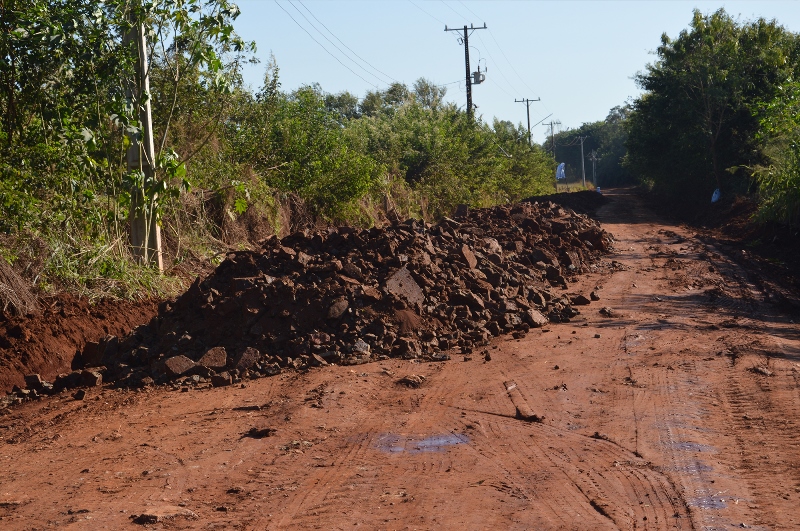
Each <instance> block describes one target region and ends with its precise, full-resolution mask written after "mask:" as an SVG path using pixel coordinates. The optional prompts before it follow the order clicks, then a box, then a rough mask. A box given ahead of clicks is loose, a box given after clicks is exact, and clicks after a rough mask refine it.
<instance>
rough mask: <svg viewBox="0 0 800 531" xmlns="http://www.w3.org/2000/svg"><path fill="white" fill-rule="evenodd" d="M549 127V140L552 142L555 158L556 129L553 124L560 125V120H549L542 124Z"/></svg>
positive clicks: (554, 156)
mask: <svg viewBox="0 0 800 531" xmlns="http://www.w3.org/2000/svg"><path fill="white" fill-rule="evenodd" d="M542 125H545V126H547V127H549V128H550V140H551V141H552V144H553V159H555V158H556V129H555V126H557V125H561V121H560V120H550V123H546V124H542Z"/></svg>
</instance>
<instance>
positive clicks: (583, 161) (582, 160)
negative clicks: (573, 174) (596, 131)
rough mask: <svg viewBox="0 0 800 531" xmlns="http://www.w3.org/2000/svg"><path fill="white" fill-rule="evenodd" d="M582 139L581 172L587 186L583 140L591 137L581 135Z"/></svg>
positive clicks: (584, 184)
mask: <svg viewBox="0 0 800 531" xmlns="http://www.w3.org/2000/svg"><path fill="white" fill-rule="evenodd" d="M578 138H580V139H581V174H582V175H583V187H584V188H586V160H585V159H584V157H583V141H584V140H586V139H587V138H589V137H588V136H579V137H578Z"/></svg>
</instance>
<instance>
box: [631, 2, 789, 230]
mask: <svg viewBox="0 0 800 531" xmlns="http://www.w3.org/2000/svg"><path fill="white" fill-rule="evenodd" d="M656 57H657V58H656V60H655V61H654V62H653V63H652V64H649V65H647V67H646V68H645V70H644V71H643V72H641V73H639V74H638V75H637V76H636V81H637V83H638V84H639V86H640V87H641V88H642V89H643V90H644V94H643V95H642V96H641V97H639V98H638V99H636V100H635V101H634V102H633V104H632V106H631V112H630V114H629V117H628V124H627V135H628V138H627V144H626V145H627V150H628V151H627V154H626V156H625V167H626V168H628V170H629V171H630V172H631V173H632V174H633V175H635V176H636V177H637V178H638V179H639V180H640V181H641V182H642V183H643V184H644V185H645V186H646V188H647V189H649V190H650V191H651V192H652V193H653V194H655V195H656V196H657V197H658V198H659V199H662V200H663V201H665V202H666V203H668V204H670V205H672V207H674V208H676V209H678V210H679V211H681V212H682V213H683V214H684V215H690V216H693V215H698V214H702V213H703V212H705V211H707V210H708V209H709V206H710V201H711V196H712V193H713V191H714V190H715V189H719V190H720V191H721V195H722V198H723V199H724V200H723V204H725V203H727V204H730V202H731V201H734V200H735V198H737V197H747V198H752V199H754V200H755V201H756V202H757V204H758V213H757V217H758V219H759V220H760V221H775V222H780V223H788V224H796V223H797V221H798V216H800V187H798V185H800V156H798V155H800V148H798V146H799V145H800V113H798V111H800V105H799V104H798V95H799V94H800V92H798V80H800V36H798V35H797V34H794V33H792V32H790V31H788V30H786V29H785V28H783V27H782V26H781V25H780V24H779V23H778V22H777V21H775V20H770V21H768V20H764V19H758V20H754V21H746V22H744V21H740V20H737V19H734V18H733V17H731V16H730V15H729V14H728V13H726V12H725V10H723V9H720V10H718V11H716V12H714V13H711V14H706V15H704V14H702V13H701V12H700V11H695V12H694V15H693V18H692V21H691V23H690V25H689V27H688V28H687V29H685V30H683V31H682V32H681V33H680V34H679V35H678V36H677V37H676V38H670V37H668V36H667V35H666V34H664V35H663V36H662V38H661V46H659V48H658V49H657V50H656Z"/></svg>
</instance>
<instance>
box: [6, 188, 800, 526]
mask: <svg viewBox="0 0 800 531" xmlns="http://www.w3.org/2000/svg"><path fill="white" fill-rule="evenodd" d="M607 193H608V192H607ZM609 195H611V197H612V199H614V200H615V201H614V202H612V203H609V204H608V205H606V206H604V207H603V208H601V209H600V211H599V212H598V214H597V218H598V219H599V221H600V222H601V223H602V226H603V228H604V229H605V230H606V231H608V232H610V233H611V234H613V235H614V238H615V240H616V243H615V251H614V253H613V254H611V255H609V256H606V257H604V258H602V259H601V260H600V262H599V263H598V264H596V266H595V267H594V268H593V269H587V271H586V272H585V273H584V274H583V275H582V276H581V277H580V278H579V279H578V282H577V284H575V285H571V286H570V291H572V290H573V289H574V290H576V291H582V292H587V293H588V292H589V291H596V292H597V293H598V294H599V296H600V300H599V301H597V302H593V303H592V304H591V305H589V306H586V307H582V308H581V313H580V314H579V315H577V316H575V317H574V318H572V319H571V320H570V322H569V323H560V324H550V325H547V326H545V327H543V328H538V329H532V330H530V332H529V333H528V334H527V335H526V336H525V337H523V338H521V339H514V338H513V337H512V336H508V335H506V336H500V337H498V338H495V339H494V340H493V342H492V344H491V345H489V346H488V347H487V348H486V350H487V351H488V354H489V355H488V356H486V355H485V354H484V353H482V352H480V351H477V350H476V351H474V352H473V353H472V354H470V355H466V356H464V355H453V356H451V359H450V360H449V361H444V362H427V361H426V362H420V360H400V359H387V360H383V361H378V362H375V363H367V364H364V365H356V366H327V367H320V368H315V367H312V368H310V369H309V370H308V371H305V372H288V373H284V374H280V375H278V376H274V377H269V378H263V379H257V380H251V381H244V382H243V385H235V386H228V387H220V388H214V389H204V390H197V389H194V388H190V387H185V389H186V392H181V390H182V389H183V388H181V387H178V388H177V389H176V390H174V391H173V390H171V389H172V388H171V387H150V388H147V389H144V390H113V389H109V388H95V389H92V390H89V391H88V394H87V396H86V397H85V399H84V400H74V399H73V398H72V397H71V395H70V394H68V393H65V394H61V395H58V396H55V397H47V398H44V399H42V400H40V401H35V402H30V403H26V404H24V405H22V406H19V407H15V408H12V409H11V410H9V412H8V413H7V414H6V415H5V416H3V417H2V418H0V437H2V439H3V442H4V444H3V445H2V446H0V459H2V463H3V465H2V466H3V470H4V475H3V481H2V489H0V517H2V520H0V527H2V528H4V529H34V528H38V529H43V528H47V527H58V528H74V529H92V528H93V529H102V528H113V529H124V528H131V529H134V528H137V527H140V526H142V525H146V526H149V527H150V528H152V529H159V528H164V529H166V528H169V529H183V528H186V529H189V528H195V529H214V528H220V529H221V528H238V529H307V528H308V529H345V528H347V529H352V528H354V527H360V528H366V529H452V528H463V529H731V528H734V527H740V528H751V529H794V528H797V527H798V526H800V515H798V511H797V507H798V505H800V468H798V467H799V466H800V373H799V372H798V371H800V330H798V327H797V325H796V324H794V323H793V322H792V319H793V317H792V316H791V315H788V314H785V313H782V312H783V310H781V309H780V307H779V306H776V305H774V304H771V303H770V301H771V298H770V297H767V296H766V295H765V294H764V292H763V291H762V289H763V288H762V287H760V286H761V284H760V283H758V282H756V281H754V275H753V272H752V271H747V270H745V269H743V267H742V266H741V265H738V264H737V263H736V262H733V261H731V260H729V259H728V258H727V257H726V256H725V255H724V254H723V253H722V251H721V250H720V249H717V248H714V247H713V246H712V245H711V244H709V243H704V241H703V239H701V238H698V237H696V235H695V234H694V233H693V232H692V231H690V230H687V229H684V228H682V227H678V226H673V225H669V224H665V223H663V222H661V221H659V219H658V218H656V217H655V216H654V215H653V214H652V213H650V212H649V211H648V210H647V209H645V208H644V207H643V206H642V205H641V203H640V202H639V201H638V200H637V199H636V198H635V197H632V196H630V195H628V194H627V193H626V192H624V191H619V192H612V193H611V194H609ZM705 241H706V242H707V241H708V240H707V239H706V240H705ZM601 310H603V311H602V313H601ZM409 376H413V378H406V377H409ZM420 376H422V377H424V378H419V377H420ZM401 380H404V382H405V384H401V383H400V381H401ZM417 385H418V386H417ZM529 414H534V415H535V416H536V417H537V418H539V419H541V422H531V421H529V420H525V419H523V418H522V417H529V418H530V417H531V415H529Z"/></svg>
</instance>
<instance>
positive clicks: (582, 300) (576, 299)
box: [570, 295, 592, 306]
mask: <svg viewBox="0 0 800 531" xmlns="http://www.w3.org/2000/svg"><path fill="white" fill-rule="evenodd" d="M570 301H571V302H572V304H574V305H576V306H586V305H588V304H591V302H592V301H590V300H589V299H588V298H586V296H585V295H574V296H572V297H570Z"/></svg>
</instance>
